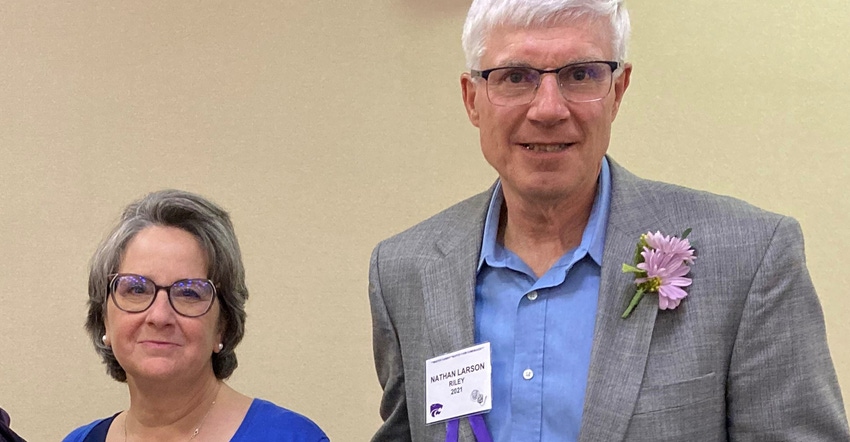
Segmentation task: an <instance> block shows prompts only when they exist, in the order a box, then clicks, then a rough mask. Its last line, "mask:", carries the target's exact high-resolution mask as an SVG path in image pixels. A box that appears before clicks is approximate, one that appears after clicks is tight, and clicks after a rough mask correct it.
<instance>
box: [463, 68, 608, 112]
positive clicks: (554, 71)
mask: <svg viewBox="0 0 850 442" xmlns="http://www.w3.org/2000/svg"><path fill="white" fill-rule="evenodd" d="M590 63H604V64H607V65H608V67H610V68H611V83H610V84H609V85H608V92H611V87H612V86H613V85H614V79H615V78H616V77H617V76H616V75H615V73H616V72H617V70H618V69H620V67H621V66H623V63H620V62H619V61H608V60H593V61H579V62H575V63H569V64H566V65H564V66H561V67H559V68H555V69H537V68H533V67H529V66H499V67H495V68H492V69H484V70H480V71H479V70H476V69H470V70H469V75H470V76H471V77H472V78H479V77H480V78H483V79H484V85H485V87H486V88H487V91H486V92H487V100H489V101H490V103H492V104H493V105H494V106H523V105H526V104H528V103H531V102H532V101H534V97H536V96H537V89H539V88H540V83H541V82H542V81H543V75H545V74H555V77H556V78H557V77H558V74H560V72H561V71H562V70H564V69H566V68H569V67H573V66H578V65H582V64H590ZM512 67H514V68H523V69H530V70H532V71H536V72H537V73H538V74H540V80H539V81H538V82H537V86H535V87H534V94H533V95H532V96H531V100H529V101H528V103H522V104H496V103H493V99H491V98H490V87H489V83H488V82H487V80H488V79H489V77H490V74H491V73H493V71H497V70H499V69H506V68H512ZM561 87H562V86H561V82H560V80H559V81H558V91H560V92H561V96H562V97H564V99H565V100H567V101H569V102H571V103H593V102H594V101H599V100H601V99H603V98H605V95H608V93H607V92H606V94H605V95H603V96H601V97H599V98H597V99H595V100H588V101H573V100H571V99H570V98H569V97H567V96H566V95H565V94H564V90H563V89H562V88H561Z"/></svg>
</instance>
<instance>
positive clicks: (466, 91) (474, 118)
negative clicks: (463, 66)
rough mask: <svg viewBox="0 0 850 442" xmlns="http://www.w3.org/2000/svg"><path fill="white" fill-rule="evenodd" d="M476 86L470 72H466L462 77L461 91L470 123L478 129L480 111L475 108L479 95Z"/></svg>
mask: <svg viewBox="0 0 850 442" xmlns="http://www.w3.org/2000/svg"><path fill="white" fill-rule="evenodd" d="M476 86H477V85H476V84H475V82H474V81H472V77H470V76H469V72H464V73H463V74H461V76H460V91H461V93H462V94H463V106H464V107H465V108H466V115H467V116H468V117H469V122H470V123H472V125H473V126H475V127H478V118H479V116H478V109H476V108H475V95H476V94H477V93H478V90H477V89H476Z"/></svg>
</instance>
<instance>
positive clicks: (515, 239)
mask: <svg viewBox="0 0 850 442" xmlns="http://www.w3.org/2000/svg"><path fill="white" fill-rule="evenodd" d="M595 196H596V187H595V186H594V187H593V188H592V189H591V191H590V192H585V194H584V195H578V196H576V197H574V198H561V199H557V200H547V201H528V200H525V199H523V198H519V197H517V196H516V195H511V194H510V193H509V192H504V197H505V202H504V204H503V205H502V212H501V215H500V216H499V241H500V242H501V243H502V244H503V245H504V246H505V248H507V249H509V250H510V251H512V252H514V253H515V254H516V255H517V256H519V257H520V258H521V259H522V260H523V262H525V263H526V264H527V265H528V266H529V267H531V270H532V271H533V272H534V274H535V275H536V276H537V277H540V276H542V275H543V274H544V273H546V271H548V270H549V268H551V267H552V265H553V264H555V263H556V262H557V261H558V259H560V258H561V256H563V255H564V253H566V252H567V251H569V250H572V249H574V248H575V247H577V246H578V245H579V244H581V238H582V235H583V234H584V229H585V227H586V226H587V222H588V219H590V212H591V210H592V208H593V201H594V198H595Z"/></svg>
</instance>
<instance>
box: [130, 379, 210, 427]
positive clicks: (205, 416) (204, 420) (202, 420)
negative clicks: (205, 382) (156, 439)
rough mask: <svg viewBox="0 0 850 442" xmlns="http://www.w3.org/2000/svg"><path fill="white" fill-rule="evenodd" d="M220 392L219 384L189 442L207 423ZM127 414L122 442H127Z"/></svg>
mask: <svg viewBox="0 0 850 442" xmlns="http://www.w3.org/2000/svg"><path fill="white" fill-rule="evenodd" d="M220 391H221V383H219V384H218V389H217V390H216V391H215V397H214V398H213V401H212V403H211V404H210V407H209V408H207V412H206V413H205V414H204V417H203V418H201V423H200V424H198V426H197V427H195V431H193V432H192V435H191V436H189V440H192V439H194V438H195V437H196V436H197V435H198V433H200V432H201V427H203V426H204V422H206V421H207V416H209V415H210V411H212V409H213V407H214V406H215V401H217V400H218V393H219V392H220ZM129 414H130V411H129V410H128V411H127V415H125V416H124V422H123V425H122V426H123V427H124V442H127V416H129Z"/></svg>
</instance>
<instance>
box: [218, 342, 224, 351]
mask: <svg viewBox="0 0 850 442" xmlns="http://www.w3.org/2000/svg"><path fill="white" fill-rule="evenodd" d="M222 350H224V344H222V343H221V342H219V343H218V351H222Z"/></svg>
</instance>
